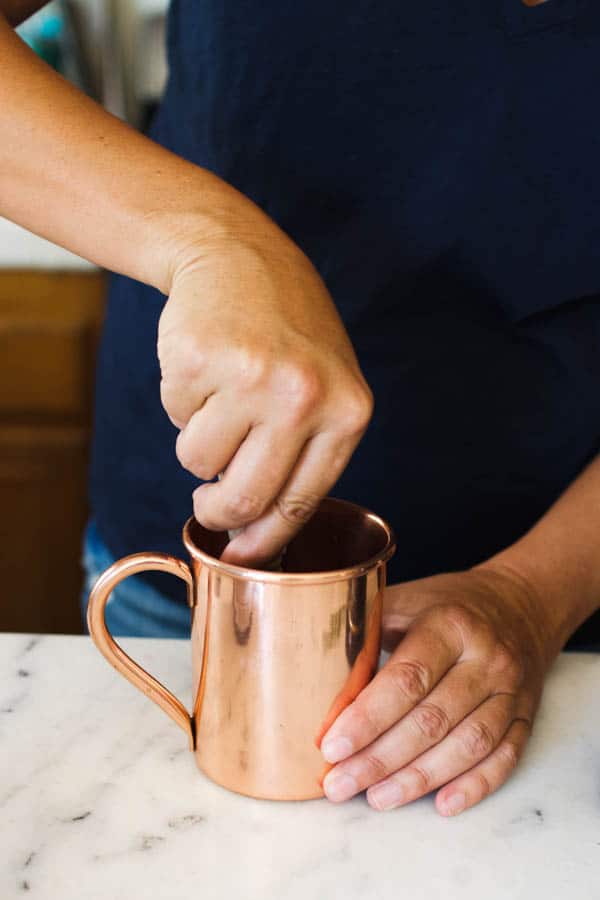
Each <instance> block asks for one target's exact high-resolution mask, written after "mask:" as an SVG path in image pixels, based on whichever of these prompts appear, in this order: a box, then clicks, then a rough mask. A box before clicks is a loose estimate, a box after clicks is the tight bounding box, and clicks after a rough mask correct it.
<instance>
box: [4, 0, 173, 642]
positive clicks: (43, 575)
mask: <svg viewBox="0 0 600 900" xmlns="http://www.w3.org/2000/svg"><path fill="white" fill-rule="evenodd" d="M167 6H168V0H54V2H52V3H50V4H48V6H47V7H45V8H44V9H43V10H42V11H40V12H39V13H38V14H37V15H35V16H33V17H32V18H31V19H29V20H28V21H27V22H26V23H24V24H23V25H22V26H21V27H20V28H19V34H20V35H21V37H22V39H23V40H24V41H26V42H27V43H28V44H29V46H30V47H32V49H33V50H34V51H35V52H36V53H37V54H38V55H39V56H41V57H42V58H43V59H45V60H46V62H48V63H49V64H50V65H51V66H53V67H54V68H55V69H57V70H58V71H59V72H61V74H63V75H64V76H65V77H66V78H68V79H69V80H71V81H73V82H74V83H75V84H77V85H78V86H79V87H81V88H82V89H83V90H84V91H86V93H88V94H89V95H90V96H92V97H94V98H95V99H97V100H99V101H100V102H101V103H103V104H104V106H106V107H107V109H109V110H110V111H111V112H112V113H114V114H115V115H118V116H120V117H121V118H123V119H126V120H128V121H129V122H131V123H133V124H134V125H136V126H137V127H140V128H145V127H146V126H147V124H148V121H149V119H150V118H151V116H152V113H153V111H154V109H155V107H156V105H157V103H158V101H159V99H160V96H161V93H162V91H163V88H164V84H165V81H166V76H167V67H166V59H165V46H164V40H165V14H166V8H167ZM105 288H106V277H105V274H104V273H103V272H101V271H100V270H98V269H97V268H95V267H94V266H92V265H90V264H89V263H87V262H85V261H84V260H81V259H79V258H78V257H76V256H73V255H72V254H70V253H67V252H66V251H64V250H62V249H61V248H59V247H55V246H54V245H53V244H50V243H48V242H47V241H44V240H42V239H41V238H38V237H36V236H34V235H31V234H29V233H28V232H26V231H24V230H23V229H21V228H18V227H17V226H15V225H14V224H12V223H11V222H8V221H7V220H6V219H2V218H0V509H1V510H2V515H1V516H0V584H1V588H0V630H2V631H4V630H6V631H27V632H58V633H78V632H81V630H82V627H81V621H80V613H79V595H80V592H81V589H82V582H83V575H82V570H81V565H80V555H81V540H82V534H83V528H84V526H85V522H86V519H87V512H88V510H87V465H88V449H89V438H90V429H91V420H92V400H93V380H94V366H95V351H96V346H97V342H98V337H99V333H100V328H101V324H102V316H103V307H104V294H105Z"/></svg>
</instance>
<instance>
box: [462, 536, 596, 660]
mask: <svg viewBox="0 0 600 900" xmlns="http://www.w3.org/2000/svg"><path fill="white" fill-rule="evenodd" d="M553 562H554V566H555V567H556V566H558V567H560V563H559V562H558V561H553ZM552 568H553V567H552V566H550V567H549V566H548V565H547V561H546V560H540V559H537V558H535V557H532V556H529V555H528V554H527V553H524V552H522V549H521V548H520V546H519V544H518V543H517V544H516V545H514V546H513V547H509V548H507V549H506V550H504V551H502V552H501V553H498V554H497V555H496V556H493V557H492V558H491V559H489V560H486V561H485V562H484V563H481V564H480V565H479V566H477V567H476V569H477V570H479V571H480V572H483V573H485V572H489V573H494V574H495V575H497V576H500V577H502V578H505V579H507V580H508V581H509V582H510V583H511V584H512V585H513V586H514V588H515V590H516V591H517V592H518V593H519V594H520V596H521V597H522V598H523V613H524V615H525V616H526V617H527V618H528V619H529V620H530V622H531V623H532V625H533V628H534V630H535V632H536V634H535V637H536V638H537V639H538V641H539V645H540V648H541V652H542V653H543V655H544V657H545V660H546V663H547V665H550V663H551V662H552V661H553V660H554V658H555V657H556V656H557V655H558V653H560V651H561V650H562V648H563V647H564V645H565V643H566V642H567V640H568V639H569V637H570V636H571V634H573V632H574V631H575V629H576V628H577V627H578V626H579V625H580V624H581V622H583V621H584V619H585V618H586V617H587V615H589V614H590V612H591V610H590V611H589V612H586V610H585V604H583V603H582V602H581V601H582V598H581V594H580V593H579V592H578V586H577V585H576V584H572V585H569V586H568V589H565V587H566V586H565V584H564V580H563V579H562V578H560V577H558V574H556V573H554V574H553V571H552Z"/></svg>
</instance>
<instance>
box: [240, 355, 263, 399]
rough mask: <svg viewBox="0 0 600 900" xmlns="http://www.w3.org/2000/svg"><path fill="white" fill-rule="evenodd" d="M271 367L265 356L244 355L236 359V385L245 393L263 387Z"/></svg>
mask: <svg viewBox="0 0 600 900" xmlns="http://www.w3.org/2000/svg"><path fill="white" fill-rule="evenodd" d="M270 370H271V366H270V363H269V361H268V360H267V358H266V357H265V356H262V355H259V354H258V353H254V354H251V353H245V354H243V355H240V358H239V359H238V374H237V377H238V384H239V386H240V387H241V388H242V389H243V390H244V391H247V392H251V391H256V390H258V389H260V388H262V387H264V386H265V385H266V383H267V381H268V379H269V373H270Z"/></svg>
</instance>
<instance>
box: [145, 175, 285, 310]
mask: <svg viewBox="0 0 600 900" xmlns="http://www.w3.org/2000/svg"><path fill="white" fill-rule="evenodd" d="M192 168H193V170H194V171H193V173H192V177H191V178H187V179H185V180H184V181H183V183H182V184H179V185H178V186H177V189H176V190H174V191H173V192H172V193H171V197H170V199H169V202H168V204H161V205H160V207H159V208H156V209H152V210H149V211H148V210H147V211H145V212H144V222H145V223H146V225H147V226H148V241H147V244H146V259H147V265H148V276H147V279H146V280H147V281H148V283H150V284H152V285H153V286H154V287H156V288H157V289H158V290H160V291H161V292H162V293H163V294H165V295H166V296H168V295H169V294H170V292H171V290H172V287H173V284H174V282H175V281H176V280H177V279H178V278H180V277H181V275H182V274H183V273H184V272H186V271H188V270H189V269H190V268H193V267H194V266H196V265H198V264H202V262H203V260H204V259H205V257H206V254H207V253H208V252H214V251H215V249H217V248H223V247H228V246H229V247H232V248H233V247H234V246H237V245H242V244H246V245H247V246H248V247H252V246H257V245H260V243H261V242H262V243H263V245H264V243H265V241H268V242H269V244H272V243H273V242H274V241H275V238H276V237H277V235H279V237H280V239H283V238H285V236H284V235H283V232H280V231H279V229H278V228H277V227H276V226H275V224H274V223H273V222H272V221H271V219H269V217H268V216H267V215H266V214H265V213H263V212H262V210H261V209H259V207H257V206H256V204H254V203H253V202H252V201H251V200H250V199H248V198H247V197H245V196H244V195H243V194H242V193H240V192H239V191H237V190H236V189H235V188H233V187H231V185H229V184H227V183H226V182H225V181H223V180H221V179H220V178H218V177H217V176H215V175H213V174H212V173H211V172H208V171H206V170H204V169H200V168H198V167H196V166H193V167H192Z"/></svg>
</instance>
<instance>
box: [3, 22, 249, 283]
mask: <svg viewBox="0 0 600 900" xmlns="http://www.w3.org/2000/svg"><path fill="white" fill-rule="evenodd" d="M23 5H24V4H21V7H22V6H23ZM0 61H1V62H0V74H1V77H0V215H4V216H6V217H7V218H9V219H12V220H13V221H15V222H17V223H19V224H20V225H23V226H24V227H25V228H28V229H29V230H30V231H34V232H36V233H37V234H40V235H42V236H43V237H46V238H49V239H50V240H52V241H54V242H55V243H58V244H62V245H63V246H65V247H67V248H68V249H69V250H72V251H74V252H76V253H78V254H79V255H81V256H84V257H86V258H87V259H90V260H92V261H94V262H97V263H98V264H100V265H102V266H104V267H106V268H108V269H112V270H114V271H118V272H121V273H124V274H126V275H130V276H132V277H134V278H137V279H139V280H141V281H144V282H146V283H148V284H152V285H154V286H155V287H158V288H159V289H160V290H162V291H163V292H164V293H167V292H168V288H169V280H170V277H171V271H170V265H171V263H172V261H173V259H174V257H175V256H176V255H177V252H178V251H177V247H176V244H177V241H178V239H179V238H181V240H182V242H184V241H185V238H184V236H183V234H184V231H185V226H186V225H189V227H190V230H193V231H194V234H195V235H197V236H202V234H204V233H206V234H213V233H216V232H217V231H219V228H220V224H219V217H221V218H222V228H223V230H224V229H225V228H226V224H225V223H226V219H227V215H228V209H227V207H228V204H230V205H231V206H232V207H235V209H236V210H238V209H239V206H240V205H241V204H244V205H247V206H248V207H250V206H251V204H250V202H249V201H246V200H245V199H244V198H242V197H241V195H239V194H238V193H237V192H236V191H234V190H233V189H232V188H229V187H228V186H227V185H225V184H224V183H223V182H222V181H220V180H219V179H217V178H215V177H213V176H212V175H211V174H210V173H208V172H206V171H205V170H203V169H201V168H199V167H197V166H194V165H191V164H190V163H188V162H185V161H184V160H183V159H180V158H179V157H177V156H175V155H174V154H172V153H169V152H168V151H166V150H164V149H163V148H161V147H159V146H158V145H157V144H155V143H153V142H152V141H150V140H148V139H147V138H145V137H144V136H142V135H141V134H139V133H137V132H136V131H134V130H133V129H132V128H130V127H129V126H127V125H126V124H124V123H123V122H122V121H120V120H119V119H117V118H116V117H114V116H112V115H110V114H109V113H107V112H106V111H105V110H103V109H102V107H101V106H99V105H98V104H96V103H94V102H93V101H92V100H90V99H89V98H87V97H86V96H85V95H84V94H82V93H81V92H80V91H78V90H77V89H76V88H74V87H73V86H72V85H70V84H69V83H68V82H67V81H66V80H65V79H63V78H62V77H61V76H60V75H58V74H56V73H55V72H53V71H52V70H51V69H50V68H49V67H48V66H46V65H45V63H43V62H42V61H41V60H39V59H38V58H37V57H36V56H35V54H34V53H32V52H31V51H30V50H29V48H28V47H27V46H26V45H25V44H24V43H23V41H21V40H20V39H19V38H18V36H17V35H16V34H15V33H14V32H13V31H12V29H11V28H10V26H9V25H8V23H7V22H6V20H4V19H3V18H2V17H0ZM209 210H210V213H209ZM254 215H256V212H255V210H252V215H251V217H253V216H254ZM175 216H176V218H177V225H176V226H175V225H174V221H173V218H174V217H175ZM192 222H193V224H192Z"/></svg>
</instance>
